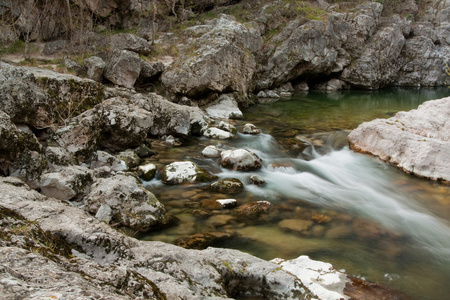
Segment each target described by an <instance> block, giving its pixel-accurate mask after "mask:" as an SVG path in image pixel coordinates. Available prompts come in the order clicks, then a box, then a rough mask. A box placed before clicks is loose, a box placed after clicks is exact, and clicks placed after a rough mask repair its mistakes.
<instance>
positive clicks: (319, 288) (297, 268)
mask: <svg viewBox="0 0 450 300" xmlns="http://www.w3.org/2000/svg"><path fill="white" fill-rule="evenodd" d="M272 262H274V263H276V264H279V265H280V267H281V268H282V269H283V270H285V271H287V272H290V273H291V274H295V276H297V277H298V278H300V280H301V281H302V282H303V283H304V284H305V285H306V286H308V288H309V289H310V290H311V291H313V292H314V294H315V295H316V297H318V299H347V298H348V297H347V296H346V293H345V292H344V290H345V288H346V285H348V284H350V283H351V280H350V279H349V278H348V277H347V276H346V275H345V274H344V273H342V272H340V271H338V270H336V269H335V268H334V267H333V266H332V265H331V264H329V263H325V262H321V261H317V260H312V259H310V258H309V257H308V256H306V255H302V256H299V257H298V258H295V259H291V260H287V261H286V260H284V259H279V258H276V259H274V260H272ZM355 296H356V297H360V296H361V295H357V293H355Z"/></svg>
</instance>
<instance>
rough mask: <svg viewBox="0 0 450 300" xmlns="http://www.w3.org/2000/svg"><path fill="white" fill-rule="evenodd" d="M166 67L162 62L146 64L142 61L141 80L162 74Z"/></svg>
mask: <svg viewBox="0 0 450 300" xmlns="http://www.w3.org/2000/svg"><path fill="white" fill-rule="evenodd" d="M165 68H166V67H165V66H164V64H163V63H162V62H159V61H158V62H146V61H144V60H141V73H140V74H139V77H140V78H151V77H154V76H159V75H161V74H162V72H163V71H164V69H165Z"/></svg>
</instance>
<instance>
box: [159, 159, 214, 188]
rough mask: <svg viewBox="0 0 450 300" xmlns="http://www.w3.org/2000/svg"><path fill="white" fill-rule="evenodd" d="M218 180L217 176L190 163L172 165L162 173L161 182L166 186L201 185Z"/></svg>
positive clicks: (183, 162)
mask: <svg viewBox="0 0 450 300" xmlns="http://www.w3.org/2000/svg"><path fill="white" fill-rule="evenodd" d="M216 178H217V176H215V175H213V174H210V173H209V172H208V171H206V170H205V169H202V168H200V167H199V166H197V165H196V164H195V163H193V162H190V161H182V162H174V163H171V164H170V165H167V166H165V167H164V169H163V170H162V171H161V180H162V182H164V183H165V184H185V183H201V182H207V181H211V180H214V179H216Z"/></svg>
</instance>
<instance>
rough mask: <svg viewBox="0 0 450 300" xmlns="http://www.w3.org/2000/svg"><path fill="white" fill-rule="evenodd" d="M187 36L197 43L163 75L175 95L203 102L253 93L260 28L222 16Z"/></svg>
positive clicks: (187, 30) (191, 44)
mask: <svg viewBox="0 0 450 300" xmlns="http://www.w3.org/2000/svg"><path fill="white" fill-rule="evenodd" d="M185 34H186V35H188V36H191V37H193V38H194V39H195V40H194V41H192V43H190V45H188V46H187V47H186V49H183V53H185V54H184V55H183V56H182V57H181V58H180V59H178V61H177V62H175V63H174V64H172V65H171V66H170V67H169V68H168V69H167V70H166V71H165V72H164V73H163V75H162V82H163V83H164V85H165V86H166V87H167V88H168V89H169V90H170V91H171V92H172V93H175V94H180V95H186V96H188V97H192V98H199V97H201V96H204V95H207V94H211V93H224V92H231V91H234V92H238V93H241V94H244V95H245V94H246V93H247V92H248V91H249V86H250V83H251V80H252V76H253V73H254V72H255V70H256V59H255V55H256V53H257V51H258V50H259V49H260V48H261V46H262V38H261V34H260V32H259V29H258V27H257V25H256V24H253V23H248V24H246V25H244V24H242V23H239V22H237V21H236V19H235V18H234V17H232V16H228V15H221V17H220V18H218V19H213V20H211V21H209V22H208V23H207V24H206V25H199V26H194V27H190V28H188V29H186V30H185ZM196 36H199V37H198V38H196Z"/></svg>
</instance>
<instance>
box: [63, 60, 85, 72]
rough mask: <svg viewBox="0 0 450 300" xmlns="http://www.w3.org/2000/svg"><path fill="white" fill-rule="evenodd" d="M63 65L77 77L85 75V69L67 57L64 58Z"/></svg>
mask: <svg viewBox="0 0 450 300" xmlns="http://www.w3.org/2000/svg"><path fill="white" fill-rule="evenodd" d="M64 65H65V66H66V68H67V69H68V70H72V71H74V72H75V73H76V74H77V76H82V75H85V74H86V69H85V68H84V67H82V66H80V65H79V64H78V63H77V62H76V61H74V60H73V59H71V58H69V57H66V58H64Z"/></svg>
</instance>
